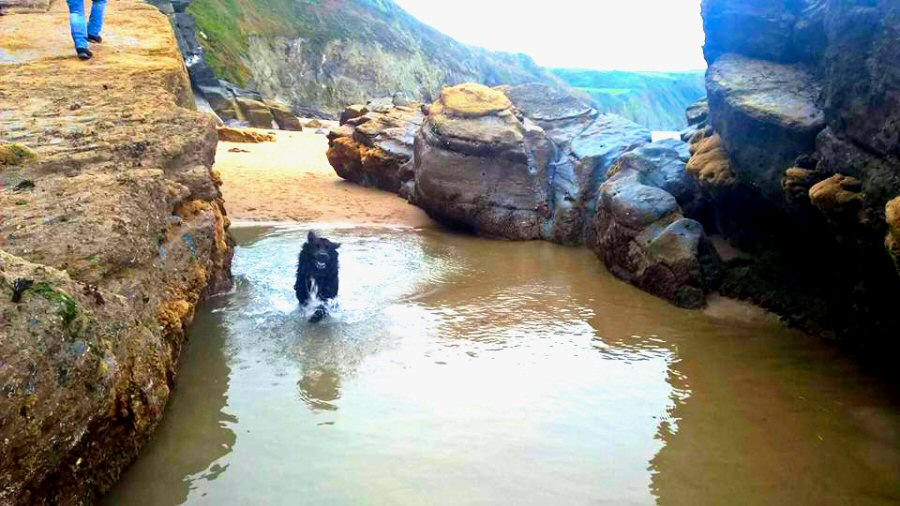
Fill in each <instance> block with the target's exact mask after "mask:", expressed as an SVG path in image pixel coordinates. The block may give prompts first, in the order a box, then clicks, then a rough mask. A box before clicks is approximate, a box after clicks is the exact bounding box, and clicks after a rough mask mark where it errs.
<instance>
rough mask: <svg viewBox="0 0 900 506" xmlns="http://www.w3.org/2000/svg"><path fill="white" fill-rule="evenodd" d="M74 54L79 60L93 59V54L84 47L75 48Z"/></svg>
mask: <svg viewBox="0 0 900 506" xmlns="http://www.w3.org/2000/svg"><path fill="white" fill-rule="evenodd" d="M75 53H77V54H78V59H79V60H90V59H91V58H93V57H94V53H92V52H91V50H90V49H88V48H86V47H79V48H75Z"/></svg>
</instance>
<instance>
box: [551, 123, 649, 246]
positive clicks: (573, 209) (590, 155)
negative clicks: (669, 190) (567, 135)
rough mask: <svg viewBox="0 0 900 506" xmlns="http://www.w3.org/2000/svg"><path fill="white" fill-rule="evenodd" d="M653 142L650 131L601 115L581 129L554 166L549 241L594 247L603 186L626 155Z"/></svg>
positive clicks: (634, 124)
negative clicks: (599, 199)
mask: <svg viewBox="0 0 900 506" xmlns="http://www.w3.org/2000/svg"><path fill="white" fill-rule="evenodd" d="M650 140H651V135H650V131H649V130H647V129H646V128H644V127H642V126H640V125H637V124H636V123H633V122H631V121H629V120H626V119H625V118H622V117H621V116H616V115H614V114H601V115H598V116H597V117H596V118H594V119H593V120H592V121H591V122H590V123H589V124H588V125H587V126H586V127H585V128H584V129H581V130H580V131H579V132H578V133H577V134H576V135H575V136H574V137H573V138H572V139H571V141H569V142H568V143H567V145H566V146H565V147H564V149H563V152H562V154H561V156H560V157H559V159H558V160H557V161H556V162H555V164H554V165H555V172H554V174H553V180H552V183H553V184H552V191H553V201H554V204H555V206H554V213H553V218H552V228H551V231H550V238H551V239H552V240H553V241H556V242H560V243H563V244H591V243H592V242H593V236H594V230H595V227H594V226H593V224H592V220H593V216H595V215H596V209H597V199H598V195H599V188H600V185H601V184H602V183H603V181H604V180H605V178H606V173H607V172H608V171H609V169H610V168H612V165H613V163H615V161H616V160H618V159H619V157H620V156H622V155H623V154H624V153H627V152H628V151H631V150H632V149H635V148H637V147H639V146H641V145H644V144H647V143H649V142H650Z"/></svg>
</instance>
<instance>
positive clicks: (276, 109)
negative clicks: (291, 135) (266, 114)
mask: <svg viewBox="0 0 900 506" xmlns="http://www.w3.org/2000/svg"><path fill="white" fill-rule="evenodd" d="M263 103H264V104H266V106H268V107H269V111H270V112H271V113H272V117H273V118H274V119H275V123H276V124H277V125H278V128H280V129H281V130H293V131H295V132H300V131H302V130H303V126H302V125H301V124H300V120H299V119H298V118H297V117H296V116H294V113H293V111H291V107H290V106H289V105H287V104H283V103H281V102H275V101H273V100H263Z"/></svg>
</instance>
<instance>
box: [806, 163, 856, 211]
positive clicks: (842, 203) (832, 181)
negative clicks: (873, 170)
mask: <svg viewBox="0 0 900 506" xmlns="http://www.w3.org/2000/svg"><path fill="white" fill-rule="evenodd" d="M861 192H862V182H861V181H860V180H859V179H856V178H855V177H850V176H845V175H843V174H835V175H833V176H831V177H829V178H828V179H825V180H824V181H820V182H819V183H816V184H815V185H814V186H813V187H812V188H810V190H809V200H810V202H812V204H813V205H814V206H816V208H817V209H819V211H822V213H824V214H825V215H826V216H828V217H829V218H832V219H847V218H850V219H853V218H854V217H855V216H856V214H857V213H858V212H859V210H860V209H861V208H862V205H863V201H864V196H863V194H862V193H861Z"/></svg>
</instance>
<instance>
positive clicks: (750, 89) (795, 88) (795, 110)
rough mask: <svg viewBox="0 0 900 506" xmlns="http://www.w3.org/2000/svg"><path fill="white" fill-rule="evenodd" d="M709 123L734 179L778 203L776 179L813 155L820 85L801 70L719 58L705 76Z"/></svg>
mask: <svg viewBox="0 0 900 506" xmlns="http://www.w3.org/2000/svg"><path fill="white" fill-rule="evenodd" d="M707 87H708V91H709V103H710V110H711V123H712V126H713V127H714V128H715V131H716V132H717V133H718V134H719V135H720V136H721V141H722V147H724V148H725V150H726V151H727V152H728V154H729V155H730V158H731V160H732V161H733V162H734V173H735V175H736V176H737V177H738V178H739V179H742V180H744V181H746V182H747V183H749V184H752V185H755V186H758V187H759V189H760V190H761V192H762V193H763V195H764V196H766V197H770V198H771V199H772V200H773V201H777V200H779V199H780V198H781V184H780V183H781V176H782V175H783V174H784V171H785V170H786V169H788V168H790V167H792V166H793V165H794V162H795V161H796V159H797V157H798V156H800V155H803V154H809V153H813V152H814V151H815V146H816V136H817V135H818V134H819V132H821V131H822V129H824V128H825V117H824V115H823V113H822V110H821V109H820V108H819V107H818V105H817V103H816V101H817V99H818V97H819V95H820V93H821V86H820V84H819V82H818V81H817V80H816V79H815V78H814V77H813V76H812V74H810V73H808V72H806V71H805V70H803V69H802V68H800V67H798V66H794V65H781V64H777V63H772V62H766V61H762V60H750V59H747V58H744V57H742V56H737V55H730V54H729V55H723V56H721V57H720V58H719V59H718V60H716V61H715V63H713V65H712V66H711V67H710V69H709V72H708V74H707Z"/></svg>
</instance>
